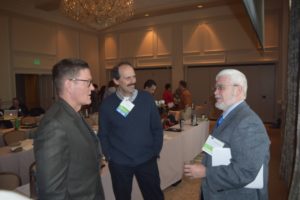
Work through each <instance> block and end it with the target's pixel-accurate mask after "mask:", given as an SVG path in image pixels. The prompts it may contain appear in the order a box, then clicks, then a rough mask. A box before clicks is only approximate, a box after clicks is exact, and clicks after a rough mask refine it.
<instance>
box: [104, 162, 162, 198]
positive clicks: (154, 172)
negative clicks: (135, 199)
mask: <svg viewBox="0 0 300 200" xmlns="http://www.w3.org/2000/svg"><path fill="white" fill-rule="evenodd" d="M109 170H110V174H111V180H112V185H113V191H114V194H115V198H116V200H131V191H132V180H133V176H134V175H135V177H136V180H137V182H138V185H139V187H140V190H141V192H142V195H143V198H144V199H145V200H163V199H164V195H163V192H162V190H161V188H160V178H159V172H158V167H157V162H156V158H152V159H150V160H149V161H147V162H145V163H142V164H140V165H138V166H134V167H131V166H123V165H119V164H116V163H113V162H109Z"/></svg>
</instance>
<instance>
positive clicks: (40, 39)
mask: <svg viewBox="0 0 300 200" xmlns="http://www.w3.org/2000/svg"><path fill="white" fill-rule="evenodd" d="M56 41H57V32H56V27H55V26H54V25H52V24H47V23H44V24H42V23H39V22H32V21H28V20H26V21H25V20H22V19H19V18H13V19H12V48H13V50H14V51H23V52H32V53H40V54H47V55H55V54H56Z"/></svg>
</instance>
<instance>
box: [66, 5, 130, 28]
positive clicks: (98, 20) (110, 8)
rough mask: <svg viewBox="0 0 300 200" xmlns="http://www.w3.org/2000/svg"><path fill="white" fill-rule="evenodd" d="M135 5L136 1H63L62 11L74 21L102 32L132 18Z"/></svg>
mask: <svg viewBox="0 0 300 200" xmlns="http://www.w3.org/2000/svg"><path fill="white" fill-rule="evenodd" d="M133 4H134V0H63V1H62V2H61V10H62V12H63V13H64V14H65V15H67V16H68V17H70V18H72V19H73V20H76V21H78V22H80V23H82V24H85V25H88V26H90V27H92V28H95V29H98V30H100V29H104V28H107V27H109V26H112V25H115V24H118V23H121V22H124V21H126V20H128V19H129V18H130V17H132V16H133V14H134V9H133Z"/></svg>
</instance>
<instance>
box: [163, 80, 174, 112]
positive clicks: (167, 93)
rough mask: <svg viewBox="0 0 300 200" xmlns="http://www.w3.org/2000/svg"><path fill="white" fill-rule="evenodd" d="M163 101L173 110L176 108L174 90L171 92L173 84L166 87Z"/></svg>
mask: <svg viewBox="0 0 300 200" xmlns="http://www.w3.org/2000/svg"><path fill="white" fill-rule="evenodd" d="M162 98H163V100H164V101H165V104H166V105H167V106H168V107H169V108H171V107H173V106H174V100H173V94H172V90H171V84H170V83H167V84H166V85H165V91H164V93H163V96H162Z"/></svg>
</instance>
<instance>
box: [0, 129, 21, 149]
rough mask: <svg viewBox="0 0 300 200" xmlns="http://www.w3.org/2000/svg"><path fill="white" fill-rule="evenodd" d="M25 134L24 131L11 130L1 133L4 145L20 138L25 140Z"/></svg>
mask: <svg viewBox="0 0 300 200" xmlns="http://www.w3.org/2000/svg"><path fill="white" fill-rule="evenodd" d="M25 139H26V135H25V132H24V131H19V130H13V131H9V132H7V133H4V135H3V141H4V144H5V145H6V146H8V145H12V144H13V143H16V142H19V141H21V140H25Z"/></svg>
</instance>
